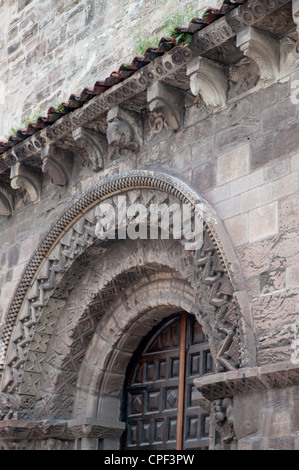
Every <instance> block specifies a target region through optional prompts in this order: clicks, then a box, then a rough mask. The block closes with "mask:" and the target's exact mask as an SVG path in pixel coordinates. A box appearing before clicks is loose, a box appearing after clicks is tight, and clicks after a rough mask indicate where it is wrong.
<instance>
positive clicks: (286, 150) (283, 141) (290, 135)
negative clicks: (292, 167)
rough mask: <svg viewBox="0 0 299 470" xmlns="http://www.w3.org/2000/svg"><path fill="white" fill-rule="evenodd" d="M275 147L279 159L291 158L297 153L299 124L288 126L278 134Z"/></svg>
mask: <svg viewBox="0 0 299 470" xmlns="http://www.w3.org/2000/svg"><path fill="white" fill-rule="evenodd" d="M274 145H275V152H276V156H277V157H282V156H284V155H286V156H289V155H291V154H292V153H294V152H296V151H297V150H298V147H299V124H298V123H296V124H293V125H291V126H287V127H286V128H285V129H281V130H280V131H279V132H277V134H276V136H275V139H274Z"/></svg>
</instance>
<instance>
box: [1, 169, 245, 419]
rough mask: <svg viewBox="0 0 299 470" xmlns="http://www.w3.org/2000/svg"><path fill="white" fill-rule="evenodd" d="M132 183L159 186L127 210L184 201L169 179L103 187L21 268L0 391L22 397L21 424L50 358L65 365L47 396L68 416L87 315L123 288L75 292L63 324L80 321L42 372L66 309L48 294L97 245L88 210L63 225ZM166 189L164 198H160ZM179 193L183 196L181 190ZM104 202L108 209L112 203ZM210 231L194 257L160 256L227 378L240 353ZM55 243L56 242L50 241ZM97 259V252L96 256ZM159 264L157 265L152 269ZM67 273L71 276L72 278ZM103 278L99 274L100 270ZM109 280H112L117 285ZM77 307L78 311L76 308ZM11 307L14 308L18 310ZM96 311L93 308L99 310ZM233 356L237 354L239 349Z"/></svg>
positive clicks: (87, 331) (149, 176) (92, 320)
mask: <svg viewBox="0 0 299 470" xmlns="http://www.w3.org/2000/svg"><path fill="white" fill-rule="evenodd" d="M139 178H140V179H139ZM133 181H134V185H136V184H137V183H138V181H139V184H140V185H141V187H143V186H148V185H150V184H153V183H154V185H156V184H157V189H158V187H160V185H161V186H162V187H163V191H161V190H160V191H159V190H157V189H156V190H155V191H153V192H151V191H149V190H144V189H143V190H141V189H140V190H135V191H130V192H127V193H126V194H127V197H128V198H129V201H131V202H132V201H142V202H143V203H146V204H149V203H150V201H156V202H161V201H163V200H164V201H165V200H171V199H169V197H170V194H171V193H174V196H171V198H174V199H173V200H174V201H175V200H176V201H177V198H180V197H181V198H182V200H183V201H184V200H185V198H186V196H185V195H184V193H185V191H186V188H185V189H184V192H182V193H181V192H180V189H179V186H177V187H175V186H173V183H172V184H170V182H171V181H172V179H171V178H170V179H169V177H165V178H163V177H162V175H160V176H159V177H158V178H157V179H155V177H154V174H153V173H152V172H149V173H147V172H137V173H136V175H135V176H133V175H132V179H130V177H124V178H123V179H122V178H117V179H110V182H109V183H108V185H107V186H106V187H105V186H103V185H100V186H99V187H98V188H95V189H94V190H93V191H90V192H89V193H87V194H86V196H85V197H84V198H83V199H82V200H81V201H79V202H78V203H77V205H76V206H75V207H74V208H72V209H71V210H70V211H69V212H68V213H67V214H66V215H65V216H64V218H62V219H61V220H60V221H59V223H58V225H57V227H56V228H55V227H54V228H53V229H52V231H51V232H50V234H49V235H48V237H47V239H46V240H45V241H44V242H43V244H42V245H41V247H40V248H39V250H38V252H37V253H36V255H35V257H34V258H33V259H32V261H31V263H30V265H29V266H28V269H27V272H26V273H25V274H24V278H23V285H22V286H20V287H19V289H21V290H19V291H18V292H17V294H16V297H15V299H14V302H13V304H12V306H11V316H10V321H14V322H15V320H13V318H14V316H15V315H16V316H18V327H17V328H15V329H14V332H13V335H12V337H11V345H10V348H9V351H8V353H7V355H6V360H5V362H6V367H5V371H4V376H3V380H2V390H3V391H4V392H5V393H8V392H9V393H16V392H19V393H20V394H21V396H22V397H23V398H22V406H21V408H22V414H23V416H24V417H25V416H27V415H28V413H29V416H30V413H31V411H30V410H32V407H33V406H34V403H35V396H36V394H37V393H38V390H39V388H40V379H41V373H42V372H44V373H46V374H48V376H49V377H50V379H51V380H50V382H51V383H52V384H53V383H54V382H55V381H54V382H53V380H52V379H53V377H54V376H55V367H54V369H53V366H50V363H51V361H52V360H53V361H54V364H56V362H57V358H58V357H59V358H60V359H61V358H63V357H65V359H64V365H63V367H61V369H62V370H65V372H64V373H63V374H62V376H60V378H59V380H58V382H57V381H56V382H55V383H56V384H57V386H58V388H57V391H58V393H57V395H55V394H54V397H55V396H56V397H57V404H58V403H60V405H61V403H62V404H63V409H64V412H67V410H69V411H70V412H71V409H72V406H73V400H74V396H73V392H71V394H69V392H68V390H69V391H70V390H72V389H73V384H74V383H75V382H74V381H75V380H76V374H78V367H80V361H81V360H82V359H83V357H84V347H83V349H82V346H83V345H84V344H85V345H86V344H87V343H88V341H89V340H90V338H91V335H92V334H93V331H94V329H95V325H96V323H97V321H98V320H99V319H98V320H96V316H94V315H98V313H95V312H103V311H106V310H107V306H108V305H109V299H111V301H114V300H115V298H117V297H118V292H119V291H116V290H115V289H116V285H118V286H119V287H122V286H124V281H123V280H121V279H119V280H117V284H116V285H115V284H114V282H115V281H112V284H109V282H110V281H109V282H108V284H107V287H105V288H104V289H103V291H102V294H101V295H100V297H98V298H97V297H96V296H97V291H95V290H93V289H92V288H87V286H85V287H84V286H82V289H78V296H79V297H78V299H77V301H76V302H75V304H74V305H73V304H72V303H71V304H68V305H69V307H68V308H71V311H70V318H74V313H75V312H76V315H81V317H80V320H79V318H78V321H77V323H75V324H74V325H71V324H70V325H69V328H68V343H65V341H63V343H60V345H59V346H58V343H57V348H58V349H56V350H55V348H54V351H55V354H54V355H53V359H52V360H51V361H50V362H49V360H48V361H47V363H48V365H47V366H46V365H45V363H44V360H45V354H46V351H47V349H48V345H49V342H50V340H51V338H52V334H53V328H54V327H55V325H56V322H57V321H58V319H59V318H63V317H62V316H61V315H62V312H63V311H64V309H65V308H66V299H65V298H61V299H60V298H59V289H58V290H57V289H56V291H55V288H56V287H58V286H59V285H60V286H63V284H61V281H62V280H63V278H64V274H65V273H66V272H69V270H70V268H71V266H72V265H73V264H74V262H75V260H76V259H78V260H79V259H80V256H81V254H82V255H83V254H84V252H86V250H87V249H88V247H91V248H92V246H93V245H94V244H95V242H96V244H97V246H99V240H97V238H96V236H95V227H96V223H97V217H96V207H93V209H90V210H89V211H88V210H86V209H85V210H84V215H82V216H81V218H79V219H78V220H76V222H75V223H74V224H73V225H72V224H71V220H72V219H73V218H74V217H76V213H77V210H79V211H80V212H81V214H82V210H83V208H84V205H86V204H87V205H88V204H94V202H93V201H95V200H97V199H98V198H99V197H100V194H105V193H106V195H107V190H108V194H109V191H112V192H115V190H116V191H121V188H122V187H123V188H125V187H126V186H127V185H128V186H129V187H131V186H132V184H133ZM168 185H169V190H167V187H168ZM108 188H109V189H108ZM181 189H183V187H182V188H181ZM180 194H181V196H180ZM190 197H191V195H190ZM114 198H116V196H114ZM140 198H141V199H140ZM179 200H180V199H179ZM111 202H112V203H114V202H113V200H112V201H111ZM65 224H67V225H68V226H69V229H68V231H66V232H65V233H64V235H63V236H59V234H60V233H61V230H63V227H64V226H65ZM213 230H214V229H213V228H212V226H209V228H208V226H205V238H204V243H203V246H202V249H201V250H200V251H199V252H197V253H192V252H191V251H188V250H187V251H186V252H185V253H184V255H183V256H182V254H180V250H179V251H178V249H177V248H175V247H173V248H174V251H173V255H172V257H171V258H169V254H167V259H166V260H165V263H166V265H169V263H170V261H171V264H172V266H173V269H176V270H177V269H178V266H181V268H180V269H181V270H182V271H181V272H182V276H183V277H184V278H185V279H186V280H188V282H190V283H191V285H192V286H193V288H194V289H195V291H196V292H197V296H198V300H197V301H196V303H198V305H202V306H203V307H202V310H203V312H204V315H203V316H202V323H203V324H205V325H206V331H208V330H209V329H211V332H212V333H210V335H209V336H210V337H211V339H212V338H214V339H213V341H214V344H215V346H214V348H215V353H214V357H215V360H216V362H217V364H218V368H219V370H222V369H224V370H227V369H229V370H234V369H235V368H238V367H239V365H241V361H242V357H244V350H243V352H242V351H240V337H239V324H238V317H239V305H238V303H236V302H235V298H234V289H233V287H232V284H231V281H230V278H229V275H228V273H227V272H226V268H225V266H226V261H223V259H222V253H223V255H225V252H224V251H222V249H221V248H220V246H221V243H220V240H219V239H218V238H217V241H215V238H214V236H213V233H215V232H213ZM57 237H58V240H59V241H58V242H56V241H55V240H56V239H57ZM213 240H214V241H213ZM182 242H184V240H182ZM161 243H162V241H161V242H159V241H156V244H155V246H156V248H155V249H156V250H158V251H159V247H162V246H163V244H162V245H161ZM219 243H220V245H219ZM137 246H138V245H137ZM137 246H136V248H137ZM182 246H183V245H182ZM159 252H160V251H159ZM166 252H167V250H166ZM102 253H104V252H103V251H102ZM170 253H172V251H170ZM45 255H46V257H45ZM135 256H137V259H138V257H139V256H140V255H139V254H138V249H137V251H136V255H134V257H131V258H130V260H131V261H130V260H128V261H129V265H130V263H133V266H134V265H135V264H136V258H135ZM159 257H160V258H161V256H160V255H159V254H158V253H157V257H156V258H155V259H159ZM82 260H84V263H87V264H86V267H87V268H88V266H89V264H88V259H86V257H83V258H82ZM134 260H135V261H134ZM161 260H162V258H161V259H160V261H161ZM128 261H127V262H126V264H125V265H124V264H123V262H124V261H123V262H122V260H121V259H120V258H119V254H118V255H117V258H116V259H115V267H116V269H120V270H121V269H125V270H127V269H128V267H129V265H128ZM110 262H111V258H110V259H109V270H110V271H111V269H112V267H113V265H111V264H110ZM178 263H179V264H178ZM74 267H75V264H74ZM75 271H76V269H75V270H74V271H73V272H75ZM77 272H78V270H77ZM108 272H109V271H108ZM108 272H107V273H106V274H104V278H103V281H104V282H105V284H106V283H107V281H108V280H109V276H111V274H109V276H108V277H107V274H108ZM103 273H105V270H104V271H103ZM137 274H138V276H140V272H139V271H137ZM105 275H106V281H105ZM128 275H129V272H128V273H127V274H126V276H125V278H124V279H125V283H126V285H127V282H128V279H133V282H135V279H136V274H135V273H132V275H133V277H132V276H131V274H130V275H129V277H128ZM32 276H34V277H35V281H34V282H33V283H32V282H31V279H32ZM138 276H137V277H138ZM66 279H67V281H68V285H72V284H73V281H74V279H73V280H72V278H67V277H66ZM115 279H117V277H116V278H115ZM89 284H90V283H89ZM89 284H88V285H89ZM26 285H27V286H28V287H27V288H26V287H25V286H26ZM73 285H74V284H73ZM23 286H24V287H23ZM96 289H97V290H98V289H99V282H98V280H97V282H96ZM56 292H57V295H58V296H57V295H56ZM61 292H64V295H65V293H66V292H67V290H65V289H64V288H61ZM70 292H71V291H70ZM20 294H21V295H20ZM24 296H25V299H24ZM120 297H121V296H120ZM101 299H102V300H101ZM79 300H80V305H81V307H80V308H79V304H78V301H79ZM18 305H20V307H19V306H18ZM100 305H101V307H100V308H99V306H100ZM190 309H191V306H190ZM9 324H10V323H9V322H8V324H7V329H6V330H5V331H4V334H3V337H2V338H3V339H2V340H3V342H4V344H5V342H6V344H7V345H8V340H9V331H11V330H10V327H9ZM61 331H63V328H61ZM53 341H54V339H53ZM213 341H212V343H213ZM86 342H87V343H86ZM67 344H69V345H67ZM85 347H86V346H85ZM241 349H243V346H242V348H241ZM57 353H58V356H57ZM248 357H250V355H249V356H247V358H248ZM55 358H56V359H55ZM67 364H68V365H67ZM53 373H54V375H53ZM40 398H41V399H42V401H41V402H40V403H43V407H42V408H43V409H44V410H46V409H47V407H46V405H45V402H44V398H45V397H44V398H43V397H42V396H41V397H40ZM24 400H25V401H24ZM54 402H55V400H54ZM52 404H53V401H52ZM51 406H52V405H51ZM26 410H27V411H26Z"/></svg>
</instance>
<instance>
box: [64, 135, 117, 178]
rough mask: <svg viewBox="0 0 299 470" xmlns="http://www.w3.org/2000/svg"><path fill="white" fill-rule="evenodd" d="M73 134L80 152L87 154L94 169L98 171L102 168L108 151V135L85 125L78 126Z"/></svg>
mask: <svg viewBox="0 0 299 470" xmlns="http://www.w3.org/2000/svg"><path fill="white" fill-rule="evenodd" d="M72 135H73V138H74V140H75V142H76V143H77V144H78V147H79V150H80V152H82V153H83V154H87V158H88V160H89V162H90V163H91V166H92V169H93V171H95V172H97V171H100V170H102V169H103V168H104V162H105V159H106V156H107V151H108V145H107V139H106V137H105V136H104V135H101V134H100V133H98V132H95V131H93V130H92V129H88V128H84V127H78V129H76V130H74V131H73V133H72Z"/></svg>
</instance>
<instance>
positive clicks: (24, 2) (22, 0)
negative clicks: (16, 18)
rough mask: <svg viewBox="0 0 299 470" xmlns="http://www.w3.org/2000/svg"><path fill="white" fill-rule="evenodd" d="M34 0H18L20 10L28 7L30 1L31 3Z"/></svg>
mask: <svg viewBox="0 0 299 470" xmlns="http://www.w3.org/2000/svg"><path fill="white" fill-rule="evenodd" d="M32 1H33V0H19V1H18V12H20V11H21V10H23V8H25V7H27V5H29V3H31V2H32Z"/></svg>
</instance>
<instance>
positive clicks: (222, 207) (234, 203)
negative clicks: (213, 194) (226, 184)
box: [215, 196, 240, 220]
mask: <svg viewBox="0 0 299 470" xmlns="http://www.w3.org/2000/svg"><path fill="white" fill-rule="evenodd" d="M215 209H216V212H217V214H218V215H219V217H221V219H222V220H225V219H229V218H230V217H234V216H236V215H238V214H239V213H240V196H234V197H231V198H229V199H227V200H226V201H222V202H219V203H218V204H216V205H215Z"/></svg>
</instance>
